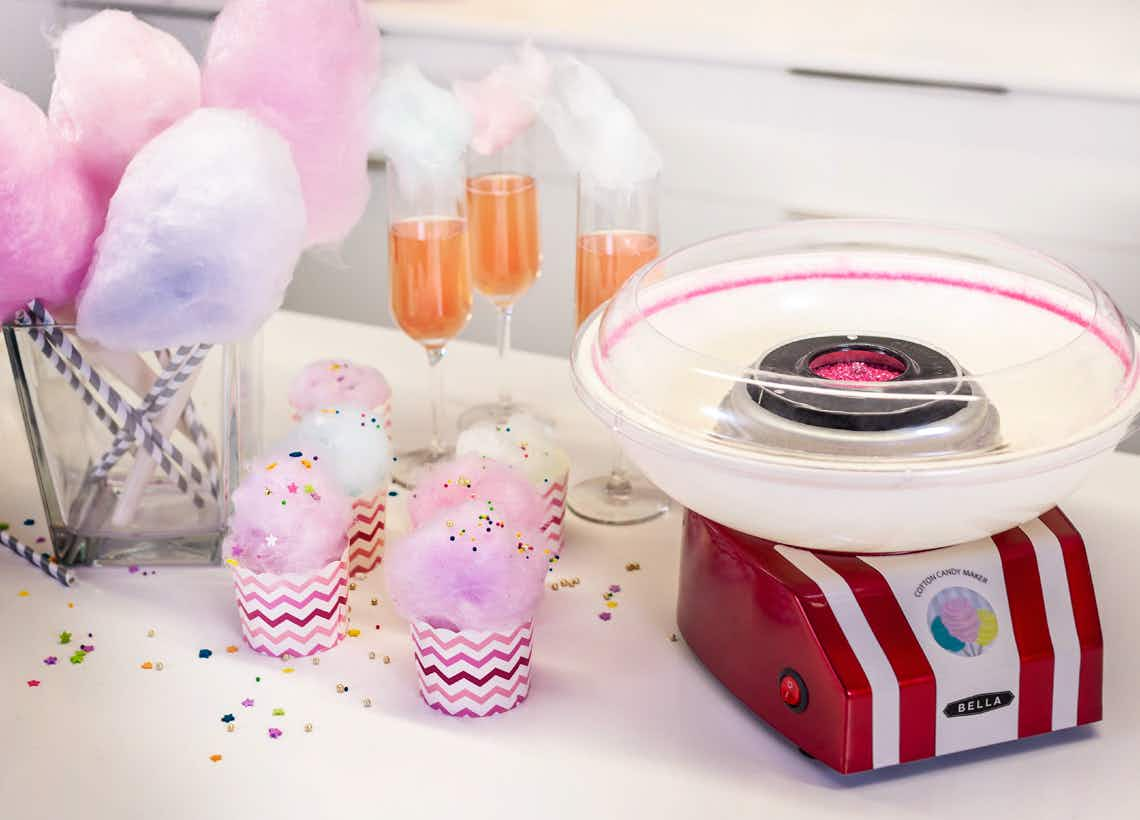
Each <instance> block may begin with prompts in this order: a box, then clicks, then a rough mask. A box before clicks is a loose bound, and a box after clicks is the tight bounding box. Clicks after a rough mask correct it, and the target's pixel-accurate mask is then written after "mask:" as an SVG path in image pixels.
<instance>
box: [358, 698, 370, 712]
mask: <svg viewBox="0 0 1140 820" xmlns="http://www.w3.org/2000/svg"><path fill="white" fill-rule="evenodd" d="M360 702H361V703H363V704H364V708H365V709H367V708H369V707H370V706H372V698H361V700H360Z"/></svg>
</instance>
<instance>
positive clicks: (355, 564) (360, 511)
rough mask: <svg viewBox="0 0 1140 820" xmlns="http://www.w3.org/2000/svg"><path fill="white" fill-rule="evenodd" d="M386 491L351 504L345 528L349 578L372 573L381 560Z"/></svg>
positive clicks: (382, 556)
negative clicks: (350, 514)
mask: <svg viewBox="0 0 1140 820" xmlns="http://www.w3.org/2000/svg"><path fill="white" fill-rule="evenodd" d="M387 499H388V490H387V488H384V489H383V490H381V491H380V492H378V493H376V495H375V496H373V497H372V498H358V499H356V500H355V501H353V502H352V523H351V524H349V525H348V574H349V575H359V574H360V573H362V572H371V571H372V570H374V569H375V568H376V567H377V566H378V565H379V564H380V562H381V561H382V560H383V558H384V554H383V553H384V523H385V518H386V516H387V511H386V508H385V506H384V504H385V502H386V501H387Z"/></svg>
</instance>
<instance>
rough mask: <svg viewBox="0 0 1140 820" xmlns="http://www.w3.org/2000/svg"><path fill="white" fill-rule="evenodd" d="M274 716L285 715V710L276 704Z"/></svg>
mask: <svg viewBox="0 0 1140 820" xmlns="http://www.w3.org/2000/svg"><path fill="white" fill-rule="evenodd" d="M273 716H274V717H284V716H285V710H284V709H282V708H281V707H280V706H274V707H273Z"/></svg>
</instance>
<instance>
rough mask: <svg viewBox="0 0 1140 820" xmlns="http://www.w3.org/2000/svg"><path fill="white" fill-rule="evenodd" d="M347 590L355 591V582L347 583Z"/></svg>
mask: <svg viewBox="0 0 1140 820" xmlns="http://www.w3.org/2000/svg"><path fill="white" fill-rule="evenodd" d="M348 589H349V592H352V591H355V590H356V582H355V581H349V582H348Z"/></svg>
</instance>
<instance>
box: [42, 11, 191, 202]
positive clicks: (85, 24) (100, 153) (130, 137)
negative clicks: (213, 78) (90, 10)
mask: <svg viewBox="0 0 1140 820" xmlns="http://www.w3.org/2000/svg"><path fill="white" fill-rule="evenodd" d="M201 85H202V84H201V75H200V73H199V70H198V64H197V63H196V62H195V61H194V58H193V57H192V56H190V53H189V52H188V51H187V50H186V49H185V48H184V47H183V46H182V44H181V43H179V42H178V41H177V40H176V39H174V37H172V36H171V35H169V34H167V33H166V32H164V31H161V30H160V29H157V28H155V27H154V26H150V25H147V24H146V23H144V22H143V21H141V20H139V19H138V18H136V17H135V16H134V15H133V14H130V13H129V12H125V11H101V12H99V13H98V14H95V15H92V16H91V17H88V18H87V19H86V20H83V21H82V22H80V23H76V24H75V25H72V26H69V27H68V28H67V29H65V30H64V32H63V34H62V35H61V36H60V38H59V41H58V43H57V44H56V60H55V82H54V84H53V85H52V91H51V102H50V103H49V106H48V115H49V116H50V118H51V121H52V123H53V124H54V125H55V126H56V128H58V129H59V131H60V133H61V134H62V135H63V136H64V137H65V138H66V139H67V140H69V141H70V142H71V143H73V144H74V145H75V149H76V152H77V153H78V155H79V159H80V162H81V164H82V166H83V169H84V172H85V173H86V174H87V176H88V178H89V179H90V180H91V183H92V185H93V187H94V188H95V190H96V193H97V195H98V196H99V197H100V198H101V199H102V201H103V202H104V203H106V201H107V200H108V199H110V198H111V195H112V194H113V193H114V191H115V188H116V186H118V184H119V179H120V178H121V177H122V175H123V171H124V170H125V169H126V167H127V163H128V162H130V160H131V157H133V156H134V155H135V154H136V153H138V151H139V149H140V148H142V147H143V146H144V145H145V144H146V143H147V142H149V141H150V140H151V138H152V137H154V136H155V135H157V134H159V133H161V132H162V131H164V130H166V128H168V127H169V126H171V125H173V124H174V123H175V122H177V121H178V120H179V119H181V118H182V117H184V116H185V115H186V114H188V113H190V112H191V111H193V110H194V109H195V108H197V107H198V106H199V105H201V100H202V87H201Z"/></svg>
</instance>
